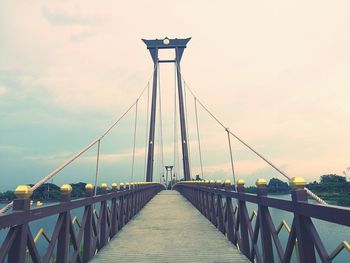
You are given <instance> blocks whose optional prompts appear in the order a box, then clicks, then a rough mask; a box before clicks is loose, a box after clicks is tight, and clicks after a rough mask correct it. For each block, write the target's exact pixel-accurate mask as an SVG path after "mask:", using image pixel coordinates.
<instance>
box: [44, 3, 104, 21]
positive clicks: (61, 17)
mask: <svg viewBox="0 0 350 263" xmlns="http://www.w3.org/2000/svg"><path fill="white" fill-rule="evenodd" d="M69 10H70V12H69ZM72 11H73V12H72ZM42 13H43V15H44V17H45V18H46V19H47V20H48V21H49V22H50V23H51V24H53V25H95V24H96V23H98V21H99V19H98V18H97V17H92V16H83V15H81V14H79V12H74V9H68V10H64V11H63V10H58V9H54V10H53V9H51V10H50V9H48V8H47V7H43V8H42Z"/></svg>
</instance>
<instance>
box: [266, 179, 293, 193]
mask: <svg viewBox="0 0 350 263" xmlns="http://www.w3.org/2000/svg"><path fill="white" fill-rule="evenodd" d="M289 191H290V187H289V185H288V184H287V183H285V182H283V181H281V180H280V179H277V178H272V179H271V180H270V181H269V183H268V185H267V192H269V193H289Z"/></svg>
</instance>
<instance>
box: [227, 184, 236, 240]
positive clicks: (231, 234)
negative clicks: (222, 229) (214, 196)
mask: <svg viewBox="0 0 350 263" xmlns="http://www.w3.org/2000/svg"><path fill="white" fill-rule="evenodd" d="M224 186H225V190H226V191H233V187H232V185H231V181H230V180H226V181H225V183H224ZM226 233H227V238H228V240H230V241H231V242H232V243H233V244H234V245H236V246H237V237H236V234H235V220H234V214H233V207H232V198H231V197H228V196H227V197H226Z"/></svg>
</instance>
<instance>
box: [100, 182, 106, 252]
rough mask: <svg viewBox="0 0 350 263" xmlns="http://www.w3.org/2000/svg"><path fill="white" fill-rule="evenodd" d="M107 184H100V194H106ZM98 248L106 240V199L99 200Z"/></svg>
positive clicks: (103, 244) (104, 243)
mask: <svg viewBox="0 0 350 263" xmlns="http://www.w3.org/2000/svg"><path fill="white" fill-rule="evenodd" d="M107 187H108V186H107V184H106V183H103V184H101V190H102V193H101V195H105V194H107ZM100 211H101V212H100V215H101V217H100V218H99V221H100V248H102V247H104V246H105V245H106V244H107V242H108V225H107V200H104V201H102V202H101V207H100Z"/></svg>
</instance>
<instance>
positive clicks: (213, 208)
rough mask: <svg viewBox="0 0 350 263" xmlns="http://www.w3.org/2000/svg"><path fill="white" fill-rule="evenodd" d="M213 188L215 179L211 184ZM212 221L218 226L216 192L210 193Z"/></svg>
mask: <svg viewBox="0 0 350 263" xmlns="http://www.w3.org/2000/svg"><path fill="white" fill-rule="evenodd" d="M209 187H210V188H211V189H213V188H215V181H212V180H210V186H209ZM209 198H210V221H211V222H212V223H213V225H214V226H215V227H216V226H217V222H216V209H215V194H214V193H210V197H209Z"/></svg>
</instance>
